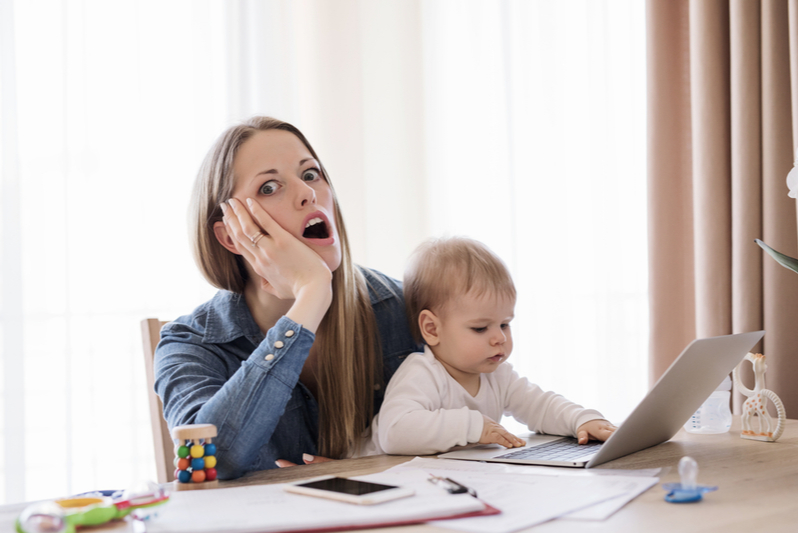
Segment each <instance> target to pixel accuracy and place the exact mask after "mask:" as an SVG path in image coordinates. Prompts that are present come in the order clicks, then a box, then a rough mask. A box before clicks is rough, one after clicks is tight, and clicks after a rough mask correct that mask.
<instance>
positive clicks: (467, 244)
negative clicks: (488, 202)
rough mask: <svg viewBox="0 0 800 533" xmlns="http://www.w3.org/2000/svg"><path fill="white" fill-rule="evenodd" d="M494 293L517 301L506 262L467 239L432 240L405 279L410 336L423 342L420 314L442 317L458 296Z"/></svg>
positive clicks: (410, 263)
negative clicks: (429, 313) (428, 311)
mask: <svg viewBox="0 0 800 533" xmlns="http://www.w3.org/2000/svg"><path fill="white" fill-rule="evenodd" d="M487 292H493V293H494V294H496V295H498V296H505V297H508V298H512V299H516V297H517V290H516V288H515V287H514V280H513V279H512V278H511V274H510V273H509V272H508V268H506V265H505V263H503V260H502V259H500V258H499V257H498V256H497V255H496V254H495V253H494V252H492V251H491V250H490V249H489V248H488V247H487V246H486V245H485V244H483V243H482V242H479V241H476V240H474V239H469V238H466V237H449V238H441V239H430V240H428V241H425V242H423V243H422V244H420V245H419V246H418V247H417V249H416V250H414V252H413V253H412V254H411V259H410V260H409V261H408V264H407V266H406V270H405V273H404V276H403V297H404V298H405V301H406V314H407V315H408V323H409V326H410V328H411V333H412V335H414V338H415V339H416V340H417V342H422V341H423V338H422V333H421V332H420V330H419V321H418V317H419V314H420V313H421V312H422V311H423V310H425V309H428V310H430V311H432V312H434V313H436V314H439V313H441V312H442V311H443V309H444V308H445V307H446V306H447V305H448V304H449V303H451V302H452V301H453V299H454V298H455V297H456V296H458V295H463V294H470V293H472V294H475V295H477V296H482V295H484V294H486V293H487Z"/></svg>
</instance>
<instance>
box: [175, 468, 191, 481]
mask: <svg viewBox="0 0 800 533" xmlns="http://www.w3.org/2000/svg"><path fill="white" fill-rule="evenodd" d="M191 480H192V474H191V473H189V471H188V470H181V471H180V472H178V481H180V482H181V483H189V482H190V481H191Z"/></svg>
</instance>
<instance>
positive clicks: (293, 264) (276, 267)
mask: <svg viewBox="0 0 800 533" xmlns="http://www.w3.org/2000/svg"><path fill="white" fill-rule="evenodd" d="M228 203H229V206H228V207H227V208H226V207H223V212H224V213H225V216H224V217H223V221H224V222H225V224H226V227H227V228H228V230H229V234H231V236H232V238H233V240H234V242H235V244H236V248H237V250H238V251H239V253H241V254H242V256H243V257H244V258H245V260H246V261H247V262H248V263H250V265H251V266H252V267H253V269H254V270H255V272H256V273H257V274H258V275H259V276H260V277H261V278H263V281H262V283H261V288H262V289H263V290H265V291H267V292H269V293H270V294H272V295H274V296H276V297H278V298H280V299H282V300H288V299H297V298H298V297H299V296H300V294H301V292H303V290H305V289H307V288H310V287H325V286H328V287H330V284H331V279H332V274H331V271H330V269H329V268H328V265H326V264H325V262H324V261H323V260H322V258H321V257H320V256H319V255H318V254H317V253H316V252H314V251H313V250H312V249H311V248H309V247H308V246H306V245H305V244H304V243H303V242H301V241H300V240H299V239H297V238H296V237H295V236H294V235H292V234H291V233H289V232H288V231H286V230H285V229H283V228H282V227H281V226H280V225H279V224H278V223H277V222H275V220H274V219H273V218H272V217H271V216H270V215H269V213H267V212H266V211H264V209H263V208H262V207H261V206H260V205H258V203H256V202H252V201H250V199H248V204H249V207H250V210H249V211H248V209H246V208H245V206H244V205H243V204H242V203H241V202H240V201H239V200H237V199H235V198H231V199H230V200H229V201H228ZM251 213H252V214H251ZM262 228H263V230H262ZM259 234H262V235H263V237H259ZM253 241H255V244H254V243H253Z"/></svg>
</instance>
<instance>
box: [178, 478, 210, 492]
mask: <svg viewBox="0 0 800 533" xmlns="http://www.w3.org/2000/svg"><path fill="white" fill-rule="evenodd" d="M172 484H173V485H174V487H175V490H200V489H216V488H217V487H219V480H217V479H215V480H214V481H203V482H202V483H181V482H180V481H178V480H177V479H176V480H175V481H173V482H172Z"/></svg>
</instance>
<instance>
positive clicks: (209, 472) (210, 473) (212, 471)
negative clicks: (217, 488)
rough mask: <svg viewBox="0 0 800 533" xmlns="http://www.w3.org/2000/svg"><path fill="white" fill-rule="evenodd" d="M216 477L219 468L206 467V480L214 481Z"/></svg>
mask: <svg viewBox="0 0 800 533" xmlns="http://www.w3.org/2000/svg"><path fill="white" fill-rule="evenodd" d="M215 479H217V469H216V468H206V481H214V480H215Z"/></svg>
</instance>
